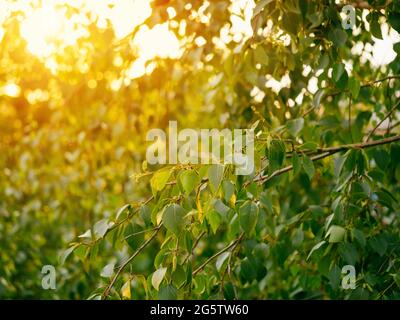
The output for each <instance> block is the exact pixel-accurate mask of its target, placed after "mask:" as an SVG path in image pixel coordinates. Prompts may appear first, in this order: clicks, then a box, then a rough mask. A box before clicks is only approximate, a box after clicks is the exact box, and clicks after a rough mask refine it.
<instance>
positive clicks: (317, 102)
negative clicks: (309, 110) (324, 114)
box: [313, 89, 325, 108]
mask: <svg viewBox="0 0 400 320" xmlns="http://www.w3.org/2000/svg"><path fill="white" fill-rule="evenodd" d="M324 95H325V90H324V89H319V90H318V91H317V92H316V93H315V95H314V98H313V106H314V108H318V107H319V106H320V104H321V99H322V97H323V96H324Z"/></svg>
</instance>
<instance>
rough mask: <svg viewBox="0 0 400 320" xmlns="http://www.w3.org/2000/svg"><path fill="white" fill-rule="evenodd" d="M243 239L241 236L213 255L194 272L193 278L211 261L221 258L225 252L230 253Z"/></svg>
mask: <svg viewBox="0 0 400 320" xmlns="http://www.w3.org/2000/svg"><path fill="white" fill-rule="evenodd" d="M241 237H243V235H242V234H241V235H240V236H239V237H238V238H237V239H235V240H233V241H232V242H231V243H230V244H229V245H227V246H226V247H225V248H223V249H221V250H220V251H218V252H217V253H215V254H213V255H212V256H211V257H209V258H208V259H207V260H206V261H204V262H203V263H202V264H201V265H200V267H198V268H197V269H196V270H194V271H193V273H192V275H193V277H194V276H195V275H196V274H198V273H199V272H200V271H202V270H203V269H204V268H205V267H206V266H207V265H208V264H209V263H210V262H211V261H213V260H214V259H215V258H216V257H218V256H220V255H221V254H223V253H224V252H226V251H228V250H229V249H230V248H232V247H233V246H235V245H236V243H237V242H238V241H240V239H241Z"/></svg>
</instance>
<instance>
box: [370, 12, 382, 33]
mask: <svg viewBox="0 0 400 320" xmlns="http://www.w3.org/2000/svg"><path fill="white" fill-rule="evenodd" d="M367 21H368V22H369V28H370V31H371V33H372V35H373V36H374V37H375V38H378V39H381V40H382V39H383V38H382V30H381V25H380V24H379V14H378V13H377V12H371V13H370V14H369V15H368V16H367Z"/></svg>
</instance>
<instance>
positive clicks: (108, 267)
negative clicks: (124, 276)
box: [100, 263, 115, 278]
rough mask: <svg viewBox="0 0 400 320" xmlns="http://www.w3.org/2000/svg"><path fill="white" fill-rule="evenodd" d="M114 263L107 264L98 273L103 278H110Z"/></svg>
mask: <svg viewBox="0 0 400 320" xmlns="http://www.w3.org/2000/svg"><path fill="white" fill-rule="evenodd" d="M114 266H115V264H114V263H109V264H107V265H106V266H105V267H104V268H103V270H102V271H101V273H100V276H101V277H103V278H110V277H111V276H112V275H113V274H114Z"/></svg>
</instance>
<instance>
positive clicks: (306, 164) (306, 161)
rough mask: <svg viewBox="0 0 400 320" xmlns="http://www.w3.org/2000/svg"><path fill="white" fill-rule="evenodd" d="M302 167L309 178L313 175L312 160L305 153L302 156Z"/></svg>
mask: <svg viewBox="0 0 400 320" xmlns="http://www.w3.org/2000/svg"><path fill="white" fill-rule="evenodd" d="M303 168H304V171H305V172H306V174H307V176H308V178H309V179H310V180H311V179H312V178H313V177H314V174H315V168H314V163H313V161H312V160H311V159H310V158H309V157H307V156H306V155H304V156H303Z"/></svg>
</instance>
